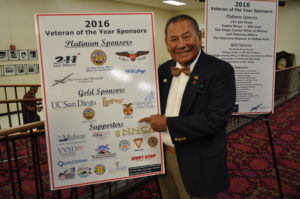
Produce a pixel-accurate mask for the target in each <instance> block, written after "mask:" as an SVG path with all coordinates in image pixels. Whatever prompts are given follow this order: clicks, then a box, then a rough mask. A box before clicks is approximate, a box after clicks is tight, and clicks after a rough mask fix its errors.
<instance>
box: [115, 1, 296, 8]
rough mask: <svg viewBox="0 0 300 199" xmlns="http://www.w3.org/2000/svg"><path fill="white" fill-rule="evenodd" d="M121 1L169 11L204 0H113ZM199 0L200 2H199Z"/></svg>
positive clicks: (201, 3) (201, 5)
mask: <svg viewBox="0 0 300 199" xmlns="http://www.w3.org/2000/svg"><path fill="white" fill-rule="evenodd" d="M114 1H118V2H122V3H129V4H135V5H142V6H147V7H154V8H160V9H165V10H170V11H188V10H197V9H199V8H204V4H205V3H204V0H177V1H180V2H184V3H186V5H184V6H173V5H169V4H165V3H162V1H163V0H114ZM200 1H201V2H200ZM279 1H282V2H286V3H288V2H291V1H299V0H279Z"/></svg>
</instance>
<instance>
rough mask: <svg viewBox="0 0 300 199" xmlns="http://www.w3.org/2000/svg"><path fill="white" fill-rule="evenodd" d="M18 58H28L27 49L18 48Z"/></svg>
mask: <svg viewBox="0 0 300 199" xmlns="http://www.w3.org/2000/svg"><path fill="white" fill-rule="evenodd" d="M19 52H20V60H28V59H29V56H28V50H20V51H19Z"/></svg>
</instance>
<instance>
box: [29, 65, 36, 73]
mask: <svg viewBox="0 0 300 199" xmlns="http://www.w3.org/2000/svg"><path fill="white" fill-rule="evenodd" d="M34 73H35V66H34V64H27V74H34Z"/></svg>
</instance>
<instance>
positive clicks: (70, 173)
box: [58, 167, 75, 180]
mask: <svg viewBox="0 0 300 199" xmlns="http://www.w3.org/2000/svg"><path fill="white" fill-rule="evenodd" d="M74 178H75V167H72V168H69V169H66V170H64V172H62V173H59V174H58V179H59V180H70V179H74Z"/></svg>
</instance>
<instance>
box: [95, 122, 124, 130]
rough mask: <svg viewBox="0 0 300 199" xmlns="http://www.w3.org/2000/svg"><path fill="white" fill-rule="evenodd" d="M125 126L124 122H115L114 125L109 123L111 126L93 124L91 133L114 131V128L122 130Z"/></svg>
mask: <svg viewBox="0 0 300 199" xmlns="http://www.w3.org/2000/svg"><path fill="white" fill-rule="evenodd" d="M123 126H124V123H123V122H113V123H109V124H98V125H96V124H94V123H91V124H90V128H89V130H90V131H103V130H105V129H114V128H122V127H123Z"/></svg>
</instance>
